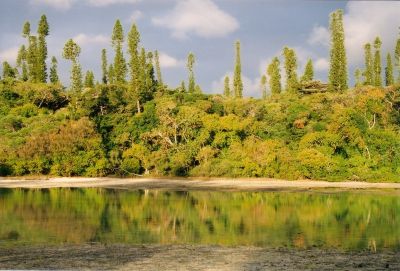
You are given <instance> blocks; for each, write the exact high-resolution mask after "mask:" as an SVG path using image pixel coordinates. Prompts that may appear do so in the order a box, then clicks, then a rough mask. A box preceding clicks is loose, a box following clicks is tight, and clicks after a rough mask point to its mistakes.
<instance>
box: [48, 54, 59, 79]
mask: <svg viewBox="0 0 400 271" xmlns="http://www.w3.org/2000/svg"><path fill="white" fill-rule="evenodd" d="M57 64H58V62H57V58H56V57H55V56H53V57H52V58H51V67H50V82H51V83H53V84H56V83H59V82H60V79H59V77H58V72H57Z"/></svg>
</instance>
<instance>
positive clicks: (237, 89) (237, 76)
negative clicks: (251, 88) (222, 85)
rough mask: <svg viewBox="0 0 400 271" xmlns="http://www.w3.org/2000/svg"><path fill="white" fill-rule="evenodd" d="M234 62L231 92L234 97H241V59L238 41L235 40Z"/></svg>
mask: <svg viewBox="0 0 400 271" xmlns="http://www.w3.org/2000/svg"><path fill="white" fill-rule="evenodd" d="M235 49H236V63H235V73H234V75H233V92H234V95H235V97H236V98H242V97H243V81H242V61H241V57H240V41H236V44H235Z"/></svg>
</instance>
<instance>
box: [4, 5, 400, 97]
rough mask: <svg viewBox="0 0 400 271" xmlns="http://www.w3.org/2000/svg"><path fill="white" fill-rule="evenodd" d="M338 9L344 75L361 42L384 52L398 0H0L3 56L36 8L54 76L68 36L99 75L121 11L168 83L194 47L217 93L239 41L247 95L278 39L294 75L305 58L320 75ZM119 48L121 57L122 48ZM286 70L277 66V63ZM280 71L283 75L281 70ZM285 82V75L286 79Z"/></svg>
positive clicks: (9, 57)
mask: <svg viewBox="0 0 400 271" xmlns="http://www.w3.org/2000/svg"><path fill="white" fill-rule="evenodd" d="M339 8H340V9H343V10H344V25H345V35H346V49H347V57H348V61H349V75H350V77H351V81H353V79H352V75H353V74H354V70H355V69H356V68H362V67H363V45H364V44H365V43H367V42H373V40H374V39H375V37H376V36H380V37H381V39H382V42H383V45H382V51H383V54H382V59H386V57H385V56H386V53H388V52H393V51H394V47H395V42H396V40H397V39H398V37H399V26H400V2H396V1H387V2H386V1H365V2H364V1H329V0H324V1H318V0H275V1H272V0H0V61H1V62H2V61H9V62H11V63H15V59H16V55H17V52H18V48H19V47H20V46H21V45H22V44H24V43H25V42H26V41H25V39H24V38H22V37H21V34H20V33H21V31H22V26H23V24H24V22H25V21H29V22H30V23H31V29H32V30H33V31H36V29H37V23H38V21H39V19H40V16H41V15H42V14H46V16H47V19H48V22H49V24H50V36H49V37H48V49H49V59H50V58H51V56H56V57H57V59H58V61H59V73H60V77H61V79H62V81H63V83H64V84H65V85H68V84H69V69H70V63H69V62H68V61H66V60H64V59H62V57H61V56H62V48H63V46H64V44H65V42H66V41H67V40H68V39H69V38H73V39H74V40H75V41H76V42H77V43H78V44H79V45H80V46H81V48H82V53H81V55H80V62H81V64H82V68H83V70H84V71H86V70H92V71H94V73H95V77H96V79H98V80H100V78H101V50H102V49H103V48H106V49H107V51H108V60H109V62H111V61H112V59H113V52H112V49H111V41H110V37H111V33H112V29H113V26H114V23H115V20H116V19H120V20H121V23H122V25H123V28H124V31H125V34H127V32H128V31H129V29H130V27H131V25H132V24H133V23H135V24H137V26H138V28H139V30H140V32H141V41H142V43H141V44H142V46H143V47H145V48H146V49H147V50H158V51H159V52H160V61H161V67H162V73H163V79H164V81H165V83H167V84H168V85H169V86H170V87H177V86H178V85H180V82H181V81H182V80H187V77H188V75H187V70H186V58H187V55H188V54H189V52H193V53H194V54H195V56H196V65H195V76H196V80H197V83H198V84H199V85H200V86H201V88H202V89H203V91H204V92H206V93H222V92H223V79H224V77H225V76H226V75H232V74H233V70H234V56H235V52H234V43H235V41H236V40H240V41H241V46H242V52H241V54H242V55H241V58H242V72H243V81H244V95H245V96H252V97H260V94H261V91H260V87H259V85H260V78H261V76H262V75H263V74H265V73H266V67H267V65H268V63H269V62H270V61H271V59H272V58H273V57H275V56H279V57H281V58H282V48H283V47H284V46H288V47H291V48H294V49H295V50H296V53H297V57H298V60H299V71H298V73H299V75H301V74H302V73H303V69H304V66H305V64H306V62H307V60H308V59H309V58H311V59H312V60H313V62H314V68H315V73H316V78H317V79H320V80H322V81H326V80H327V73H328V69H329V31H328V24H329V14H330V13H331V12H333V11H334V10H336V9H339ZM125 56H126V57H128V56H127V54H126V52H125ZM282 73H283V71H282ZM283 77H284V76H283ZM283 81H284V80H283Z"/></svg>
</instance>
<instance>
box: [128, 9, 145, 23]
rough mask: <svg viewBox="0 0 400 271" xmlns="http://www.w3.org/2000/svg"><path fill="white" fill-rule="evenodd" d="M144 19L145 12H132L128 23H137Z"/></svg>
mask: <svg viewBox="0 0 400 271" xmlns="http://www.w3.org/2000/svg"><path fill="white" fill-rule="evenodd" d="M142 18H143V12H141V11H140V10H135V11H134V12H132V14H131V16H130V17H129V19H128V22H130V23H136V22H137V21H138V20H140V19H142Z"/></svg>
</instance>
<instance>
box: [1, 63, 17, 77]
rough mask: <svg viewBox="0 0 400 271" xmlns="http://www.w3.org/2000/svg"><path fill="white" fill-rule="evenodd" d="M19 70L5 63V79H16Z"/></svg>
mask: <svg viewBox="0 0 400 271" xmlns="http://www.w3.org/2000/svg"><path fill="white" fill-rule="evenodd" d="M16 75H17V70H16V69H14V68H13V67H12V66H11V65H10V64H9V63H8V62H7V61H4V62H3V78H4V79H6V78H16Z"/></svg>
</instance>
